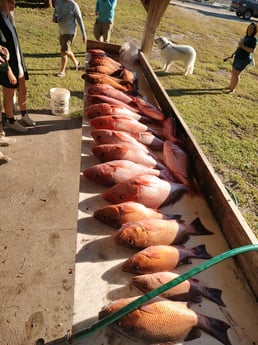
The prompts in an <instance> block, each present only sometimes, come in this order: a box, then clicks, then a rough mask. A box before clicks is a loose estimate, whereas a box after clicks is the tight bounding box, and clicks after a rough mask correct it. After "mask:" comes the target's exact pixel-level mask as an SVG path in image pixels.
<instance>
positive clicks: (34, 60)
mask: <svg viewBox="0 0 258 345" xmlns="http://www.w3.org/2000/svg"><path fill="white" fill-rule="evenodd" d="M17 3H18V4H19V2H17ZM78 3H79V5H80V7H81V10H82V13H83V17H84V22H85V26H86V30H87V33H88V38H89V39H94V38H93V34H92V28H93V24H94V20H95V8H94V7H95V1H88V0H80V1H78ZM52 11H53V10H52V9H42V8H33V7H32V6H31V7H24V6H17V7H16V9H15V21H16V27H17V31H18V33H19V38H20V42H21V46H22V48H23V52H24V55H25V58H26V63H27V66H28V68H29V72H30V80H29V81H28V83H27V86H28V108H29V109H32V110H33V111H34V112H41V111H46V110H50V105H49V100H48V99H47V94H48V92H49V89H50V88H52V87H64V88H67V89H69V90H70V92H71V107H70V110H71V115H72V116H82V108H83V85H84V81H83V79H82V78H81V75H82V73H83V70H81V71H78V72H77V71H74V70H72V69H68V70H67V75H66V77H65V78H57V77H55V73H56V72H58V71H59V66H60V55H59V43H58V27H57V25H56V24H54V23H52ZM145 18H146V13H145V10H144V8H143V6H142V4H141V2H140V1H139V0H137V1H136V0H123V1H121V0H120V1H118V7H117V10H116V21H115V28H114V32H113V36H112V43H117V44H122V43H123V42H125V41H133V42H134V43H136V44H137V45H138V46H139V47H140V45H141V41H142V35H143V32H144V25H145ZM248 23H249V22H248V21H244V20H243V21H232V20H228V19H222V18H217V17H215V16H214V17H213V16H205V15H203V14H201V13H199V12H196V11H192V10H187V9H184V8H180V7H176V6H169V7H168V9H167V11H166V13H165V15H164V17H163V18H162V21H161V23H160V26H159V28H158V30H157V33H158V34H159V35H164V36H167V37H169V38H172V39H173V41H174V42H175V43H181V44H190V45H192V46H194V48H195V49H196V51H197V61H196V66H195V73H194V75H192V76H189V77H185V76H183V75H182V74H181V73H182V71H183V66H182V65H181V64H180V63H176V64H175V65H174V66H173V68H171V70H170V72H169V73H163V72H161V70H160V67H161V64H160V58H159V52H158V50H157V48H156V47H155V46H154V47H153V53H152V56H151V58H150V63H151V65H152V67H153V69H154V70H155V72H156V73H157V76H158V77H159V79H160V81H161V83H162V85H163V86H164V88H165V90H166V91H167V93H168V95H169V96H170V97H171V99H172V101H173V103H174V104H175V106H176V108H177V109H178V110H179V112H180V114H181V116H182V117H183V118H184V120H185V121H186V123H187V124H188V126H189V127H190V128H191V130H192V132H193V134H194V135H195V137H196V139H197V141H198V143H199V145H200V146H201V148H202V150H203V151H204V153H205V154H206V155H207V157H208V159H209V160H210V162H211V163H212V165H213V166H214V169H215V171H216V172H217V173H218V174H219V176H220V177H221V179H222V181H223V183H224V184H225V186H226V187H227V188H228V189H229V190H230V192H232V193H233V194H234V195H235V197H236V198H237V201H238V206H239V209H240V211H241V212H242V214H243V216H244V217H245V219H246V220H247V222H248V224H249V226H250V227H251V228H252V229H253V231H254V232H255V233H256V235H257V234H258V228H257V213H256V212H257V209H256V206H257V126H258V120H257V119H258V114H257V105H258V97H257V85H258V67H257V66H256V67H255V68H252V69H250V70H249V71H245V72H244V73H243V76H242V79H241V81H240V84H239V87H238V89H237V91H236V93H235V94H234V95H228V94H225V93H224V92H223V91H222V90H221V88H223V87H225V86H227V85H228V83H229V79H230V70H231V65H230V62H226V63H225V62H223V58H224V57H225V56H229V55H231V53H232V52H233V51H234V50H235V48H236V45H237V42H238V40H239V39H240V37H242V36H243V35H244V33H245V30H246V27H247V25H248ZM74 52H75V54H76V55H77V57H78V58H79V59H80V61H81V62H84V61H85V47H84V44H83V43H82V39H81V34H80V32H79V31H78V35H77V37H76V41H75V44H74ZM256 55H257V54H256ZM257 60H258V59H257ZM82 66H83V64H82Z"/></svg>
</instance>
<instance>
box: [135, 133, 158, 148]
mask: <svg viewBox="0 0 258 345" xmlns="http://www.w3.org/2000/svg"><path fill="white" fill-rule="evenodd" d="M131 135H132V136H133V137H134V138H135V139H136V140H138V141H139V142H140V143H142V144H144V145H146V146H148V147H149V148H151V149H152V150H155V151H156V150H157V151H162V150H163V144H164V140H163V139H160V138H158V137H157V136H155V135H154V134H152V133H150V132H133V133H131Z"/></svg>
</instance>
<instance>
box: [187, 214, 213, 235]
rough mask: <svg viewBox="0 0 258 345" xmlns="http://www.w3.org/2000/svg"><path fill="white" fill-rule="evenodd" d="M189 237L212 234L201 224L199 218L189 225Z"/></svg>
mask: <svg viewBox="0 0 258 345" xmlns="http://www.w3.org/2000/svg"><path fill="white" fill-rule="evenodd" d="M190 231H191V235H213V234H214V233H213V232H212V231H210V230H208V229H207V228H205V226H204V225H203V224H202V222H201V220H200V218H198V217H197V218H195V220H194V221H193V222H192V223H191V224H190Z"/></svg>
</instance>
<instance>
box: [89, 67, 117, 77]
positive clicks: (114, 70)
mask: <svg viewBox="0 0 258 345" xmlns="http://www.w3.org/2000/svg"><path fill="white" fill-rule="evenodd" d="M119 71H120V68H117V67H114V66H111V65H108V66H104V65H98V66H92V67H89V68H87V69H86V73H95V72H97V73H102V74H107V75H113V74H115V73H118V72H119Z"/></svg>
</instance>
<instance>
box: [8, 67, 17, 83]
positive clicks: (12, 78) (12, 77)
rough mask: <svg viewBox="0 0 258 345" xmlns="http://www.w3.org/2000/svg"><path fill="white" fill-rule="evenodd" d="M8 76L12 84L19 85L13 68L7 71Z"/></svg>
mask: <svg viewBox="0 0 258 345" xmlns="http://www.w3.org/2000/svg"><path fill="white" fill-rule="evenodd" d="M7 75H8V79H9V82H10V84H12V85H15V84H16V83H17V79H16V77H15V75H14V74H13V71H12V69H11V67H9V69H8V71H7Z"/></svg>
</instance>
